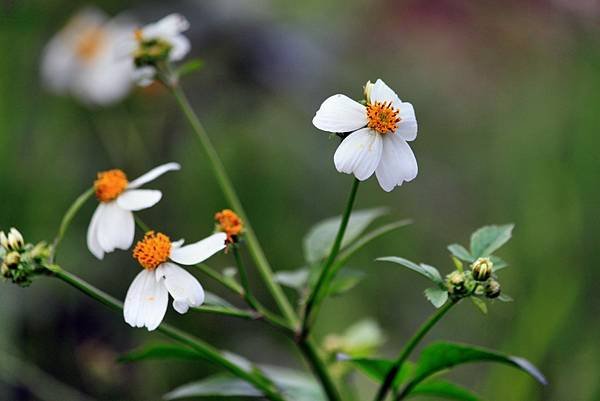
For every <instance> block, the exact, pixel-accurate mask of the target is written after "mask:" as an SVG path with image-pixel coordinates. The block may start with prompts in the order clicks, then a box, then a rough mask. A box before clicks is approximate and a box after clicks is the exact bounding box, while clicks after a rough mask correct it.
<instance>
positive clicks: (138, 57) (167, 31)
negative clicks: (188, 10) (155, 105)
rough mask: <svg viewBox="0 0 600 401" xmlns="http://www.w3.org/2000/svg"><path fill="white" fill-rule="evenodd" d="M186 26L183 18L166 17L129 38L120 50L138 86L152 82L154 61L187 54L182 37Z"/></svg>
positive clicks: (154, 68) (187, 43)
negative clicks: (129, 60)
mask: <svg viewBox="0 0 600 401" xmlns="http://www.w3.org/2000/svg"><path fill="white" fill-rule="evenodd" d="M189 27H190V24H189V22H188V21H187V19H185V17H183V16H182V15H180V14H170V15H167V16H166V17H164V18H162V19H161V20H160V21H158V22H155V23H152V24H149V25H146V26H145V27H143V28H141V29H137V30H135V31H134V34H133V35H131V34H130V35H129V40H128V41H127V42H126V43H125V44H124V45H123V50H124V51H125V53H127V54H128V55H129V56H130V57H132V58H133V63H134V65H135V67H136V69H135V71H134V79H135V80H136V81H137V82H138V84H140V85H142V86H145V85H149V84H151V83H152V82H153V81H154V76H155V74H156V64H157V63H158V62H161V61H179V60H181V59H183V58H184V57H185V56H186V55H187V54H188V53H189V51H190V48H191V45H190V41H189V40H188V38H186V37H185V36H183V35H182V32H185V31H186V30H187V29H188V28H189Z"/></svg>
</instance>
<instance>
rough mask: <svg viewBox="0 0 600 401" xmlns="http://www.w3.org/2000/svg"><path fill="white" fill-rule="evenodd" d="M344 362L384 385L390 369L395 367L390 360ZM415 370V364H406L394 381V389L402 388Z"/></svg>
mask: <svg viewBox="0 0 600 401" xmlns="http://www.w3.org/2000/svg"><path fill="white" fill-rule="evenodd" d="M341 360H342V361H345V362H348V363H350V364H352V365H354V366H355V367H356V368H357V369H358V370H360V371H361V372H363V373H364V374H365V375H367V376H368V377H370V378H371V379H373V380H375V381H376V382H377V383H383V381H384V380H385V377H386V376H387V374H388V373H389V371H390V369H392V367H393V366H394V361H391V360H389V359H376V358H347V359H343V358H342V359H341ZM413 369H414V364H413V363H412V362H410V361H406V362H404V364H403V365H402V368H401V369H400V372H398V374H397V375H396V380H395V381H394V385H393V387H394V389H397V388H398V387H400V385H401V384H402V383H404V382H405V381H406V380H407V379H408V378H409V377H411V375H412V372H413Z"/></svg>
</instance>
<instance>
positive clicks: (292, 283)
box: [274, 267, 310, 291]
mask: <svg viewBox="0 0 600 401" xmlns="http://www.w3.org/2000/svg"><path fill="white" fill-rule="evenodd" d="M309 274H310V272H309V270H308V269H307V268H306V267H302V268H300V269H297V270H281V271H278V272H276V273H275V276H274V277H275V281H276V282H277V283H279V284H281V285H283V286H286V287H290V288H293V289H295V290H297V291H301V290H302V289H304V287H306V284H307V282H308V276H309Z"/></svg>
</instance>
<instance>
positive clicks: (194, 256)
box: [170, 233, 227, 265]
mask: <svg viewBox="0 0 600 401" xmlns="http://www.w3.org/2000/svg"><path fill="white" fill-rule="evenodd" d="M226 239H227V234H225V233H216V234H213V235H211V236H210V237H207V238H204V239H203V240H201V241H198V242H195V243H193V244H190V245H185V246H182V247H181V248H175V249H171V256H170V259H171V260H172V261H173V262H177V263H181V264H182V265H195V264H196V263H200V262H202V261H204V260H206V259H208V258H210V257H211V256H212V255H214V254H215V253H217V252H219V251H220V250H222V249H224V248H225V240H226Z"/></svg>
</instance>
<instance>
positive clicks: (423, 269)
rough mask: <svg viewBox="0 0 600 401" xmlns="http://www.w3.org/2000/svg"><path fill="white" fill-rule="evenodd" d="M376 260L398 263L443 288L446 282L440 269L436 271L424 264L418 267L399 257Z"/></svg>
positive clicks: (378, 259)
mask: <svg viewBox="0 0 600 401" xmlns="http://www.w3.org/2000/svg"><path fill="white" fill-rule="evenodd" d="M375 260H377V261H378V262H392V263H397V264H399V265H402V266H404V267H408V268H409V269H411V270H413V271H415V272H417V273H419V274H421V275H423V276H425V277H427V278H428V279H429V280H431V281H433V282H434V283H436V284H437V285H440V286H441V285H443V283H444V280H442V276H441V275H440V272H439V271H438V269H436V268H435V267H433V266H429V265H426V264H424V263H421V264H420V265H418V264H416V263H414V262H411V261H410V260H407V259H404V258H401V257H398V256H386V257H383V258H377V259H375Z"/></svg>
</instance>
